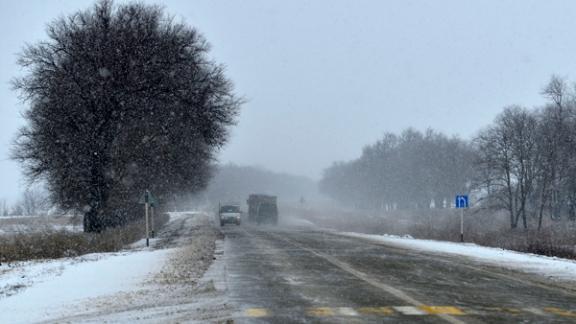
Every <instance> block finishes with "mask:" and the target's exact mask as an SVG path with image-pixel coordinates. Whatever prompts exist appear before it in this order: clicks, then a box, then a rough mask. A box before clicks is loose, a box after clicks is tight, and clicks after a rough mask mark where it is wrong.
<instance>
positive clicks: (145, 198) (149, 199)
mask: <svg viewBox="0 0 576 324" xmlns="http://www.w3.org/2000/svg"><path fill="white" fill-rule="evenodd" d="M138 203H140V204H145V203H148V204H150V207H156V206H158V200H156V198H155V197H154V196H153V195H152V193H151V192H150V191H148V190H146V191H145V192H144V194H143V195H142V197H140V200H139V201H138Z"/></svg>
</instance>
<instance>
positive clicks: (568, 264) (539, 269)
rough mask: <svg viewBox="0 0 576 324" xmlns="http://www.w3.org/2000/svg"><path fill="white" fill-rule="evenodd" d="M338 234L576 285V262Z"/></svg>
mask: <svg viewBox="0 0 576 324" xmlns="http://www.w3.org/2000/svg"><path fill="white" fill-rule="evenodd" d="M339 234H341V235H346V236H351V237H358V238H364V239H369V240H373V241H378V242H382V243H385V244H389V245H393V246H397V247H402V248H407V249H413V250H420V251H426V252H433V253H442V254H450V255H457V256H463V257H466V258H468V259H471V260H474V261H478V262H482V263H485V264H489V265H493V266H499V267H504V268H507V269H512V270H519V271H523V272H526V273H530V274H537V275H541V276H545V277H547V278H550V279H554V280H563V281H576V261H573V260H568V259H562V258H556V257H547V256H542V255H536V254H530V253H521V252H516V251H511V250H504V249H500V248H492V247H485V246H479V245H476V244H473V243H455V242H445V241H433V240H420V239H414V238H411V237H400V236H395V235H386V234H385V235H370V234H360V233H350V232H345V233H339Z"/></svg>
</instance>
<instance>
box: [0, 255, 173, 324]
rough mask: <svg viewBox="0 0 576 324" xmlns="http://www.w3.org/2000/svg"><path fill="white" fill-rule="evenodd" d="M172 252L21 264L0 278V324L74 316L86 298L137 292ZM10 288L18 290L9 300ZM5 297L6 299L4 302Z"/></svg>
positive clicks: (95, 256) (91, 256)
mask: <svg viewBox="0 0 576 324" xmlns="http://www.w3.org/2000/svg"><path fill="white" fill-rule="evenodd" d="M171 251H172V249H165V250H156V251H150V250H144V251H137V252H124V253H113V254H110V253H102V254H92V255H88V256H85V257H83V258H79V259H64V260H53V261H44V262H25V263H21V264H19V265H16V266H15V267H14V268H12V269H11V271H10V270H9V271H6V272H5V273H3V274H2V275H1V276H0V292H1V291H5V292H6V294H5V295H4V296H2V295H0V296H1V297H5V298H1V297H0V309H2V310H3V311H2V312H0V323H30V322H38V321H46V320H50V319H51V318H53V316H58V317H60V316H62V315H63V314H75V313H78V312H79V311H81V310H79V309H76V308H74V307H70V306H71V305H75V304H79V303H81V302H82V301H87V300H89V299H91V298H95V297H101V296H107V295H114V294H116V293H120V292H126V291H135V290H139V289H141V288H142V287H141V283H142V282H143V281H145V280H146V279H148V277H149V276H150V275H151V274H152V273H155V272H157V271H159V270H160V269H161V267H162V265H163V264H164V260H165V258H166V256H167V255H168V254H169V253H170V252H171ZM11 289H16V290H19V289H22V290H23V291H21V292H20V293H17V294H15V295H13V296H10V295H11V294H10V290H11ZM6 295H8V296H10V297H8V298H6Z"/></svg>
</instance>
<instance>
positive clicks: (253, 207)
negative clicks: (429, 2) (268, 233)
mask: <svg viewBox="0 0 576 324" xmlns="http://www.w3.org/2000/svg"><path fill="white" fill-rule="evenodd" d="M247 203H248V221H249V222H250V223H254V224H273V225H276V224H277V223H278V204H277V199H276V196H269V195H261V194H252V195H250V196H249V197H248V200H247Z"/></svg>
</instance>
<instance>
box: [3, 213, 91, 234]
mask: <svg viewBox="0 0 576 324" xmlns="http://www.w3.org/2000/svg"><path fill="white" fill-rule="evenodd" d="M61 230H65V231H72V232H81V231H82V223H81V222H79V221H77V220H74V219H73V218H72V217H70V216H60V217H54V216H1V217H0V235H10V234H21V233H38V232H46V231H61Z"/></svg>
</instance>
